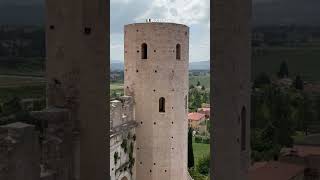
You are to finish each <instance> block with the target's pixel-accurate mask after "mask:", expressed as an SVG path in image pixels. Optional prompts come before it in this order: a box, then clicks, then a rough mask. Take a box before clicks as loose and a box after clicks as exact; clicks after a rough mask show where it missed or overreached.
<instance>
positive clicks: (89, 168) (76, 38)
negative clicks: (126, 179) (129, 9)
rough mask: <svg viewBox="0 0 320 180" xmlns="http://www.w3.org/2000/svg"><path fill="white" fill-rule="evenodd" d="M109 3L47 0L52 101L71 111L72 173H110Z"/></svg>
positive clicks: (96, 176)
mask: <svg viewBox="0 0 320 180" xmlns="http://www.w3.org/2000/svg"><path fill="white" fill-rule="evenodd" d="M107 3H108V1H100V0H47V1H46V12H47V16H46V53H47V66H46V71H47V74H46V78H47V82H48V91H47V92H48V94H47V96H48V106H50V107H60V108H65V109H68V110H69V111H70V112H71V113H70V119H71V121H72V126H73V127H72V128H73V132H74V136H76V137H74V138H73V139H74V140H76V142H70V146H71V147H72V148H69V151H68V152H67V153H66V154H65V156H66V157H68V158H70V160H69V161H68V163H69V164H70V166H69V168H70V172H71V174H70V175H68V177H70V179H81V180H88V179H96V180H99V179H101V180H102V179H106V178H107V163H108V160H107V157H108V149H107V137H106V132H107V131H108V130H109V129H108V127H107V122H106V119H107V113H108V111H107V110H106V109H107V108H106V107H107V101H106V98H105V97H106V96H107V93H106V92H107V72H106V68H107V61H109V59H108V58H109V57H108V48H107V45H108V44H107V42H108V41H107V40H108V33H109V28H108V25H107V23H108V16H107V11H108V9H107ZM70 139H72V138H70ZM77 139H78V141H77Z"/></svg>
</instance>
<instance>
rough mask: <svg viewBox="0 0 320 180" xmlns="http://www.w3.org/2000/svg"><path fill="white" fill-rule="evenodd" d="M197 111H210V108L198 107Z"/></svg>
mask: <svg viewBox="0 0 320 180" xmlns="http://www.w3.org/2000/svg"><path fill="white" fill-rule="evenodd" d="M198 111H204V112H206V111H209V112H210V108H198Z"/></svg>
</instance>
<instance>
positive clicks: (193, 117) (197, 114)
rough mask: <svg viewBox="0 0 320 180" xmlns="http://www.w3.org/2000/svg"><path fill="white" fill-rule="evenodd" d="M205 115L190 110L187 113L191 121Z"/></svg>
mask: <svg viewBox="0 0 320 180" xmlns="http://www.w3.org/2000/svg"><path fill="white" fill-rule="evenodd" d="M204 117H205V115H204V114H201V113H197V112H192V113H189V114H188V119H189V120H192V121H199V120H201V119H202V118H204Z"/></svg>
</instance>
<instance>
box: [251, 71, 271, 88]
mask: <svg viewBox="0 0 320 180" xmlns="http://www.w3.org/2000/svg"><path fill="white" fill-rule="evenodd" d="M270 83H271V80H270V78H269V76H268V74H267V73H264V72H262V73H260V74H259V75H258V76H257V77H256V79H255V80H254V87H261V86H264V85H269V84H270Z"/></svg>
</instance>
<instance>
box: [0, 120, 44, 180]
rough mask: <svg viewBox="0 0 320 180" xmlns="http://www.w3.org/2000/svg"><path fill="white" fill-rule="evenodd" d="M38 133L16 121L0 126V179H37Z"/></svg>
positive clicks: (38, 170) (31, 127) (38, 177)
mask: <svg viewBox="0 0 320 180" xmlns="http://www.w3.org/2000/svg"><path fill="white" fill-rule="evenodd" d="M39 154H40V153H39V144H38V133H37V132H36V131H35V130H34V126H32V125H29V124H25V123H21V122H17V123H12V124H8V125H4V126H1V127H0V179H1V180H39V179H40V176H39V175H40V166H39V162H40V155H39Z"/></svg>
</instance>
